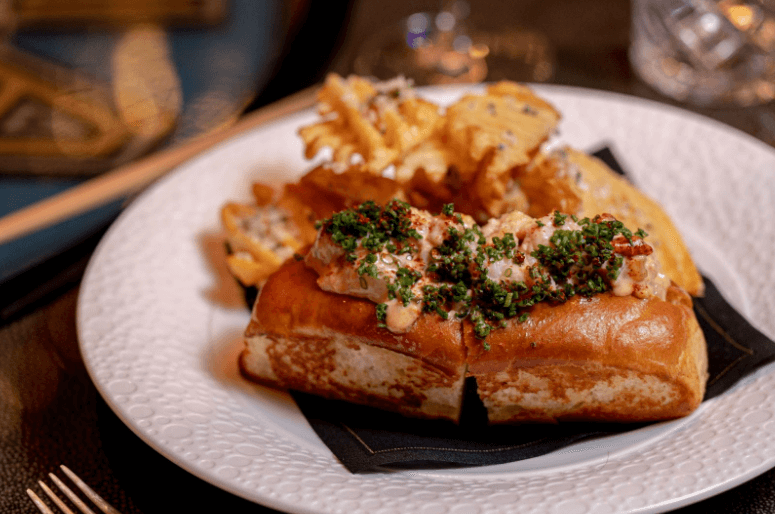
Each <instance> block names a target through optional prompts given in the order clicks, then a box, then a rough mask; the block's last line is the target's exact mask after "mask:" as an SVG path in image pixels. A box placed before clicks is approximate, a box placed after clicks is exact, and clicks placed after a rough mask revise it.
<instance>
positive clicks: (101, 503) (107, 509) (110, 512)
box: [27, 465, 121, 514]
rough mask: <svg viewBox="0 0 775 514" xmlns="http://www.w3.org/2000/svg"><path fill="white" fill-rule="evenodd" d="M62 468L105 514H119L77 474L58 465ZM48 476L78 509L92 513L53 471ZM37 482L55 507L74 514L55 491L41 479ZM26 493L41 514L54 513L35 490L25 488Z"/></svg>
mask: <svg viewBox="0 0 775 514" xmlns="http://www.w3.org/2000/svg"><path fill="white" fill-rule="evenodd" d="M59 467H60V468H62V471H63V472H64V474H65V475H67V476H68V477H70V480H72V481H73V483H74V484H75V485H76V486H77V487H78V489H80V490H81V492H83V494H85V495H86V496H87V497H88V498H89V499H90V500H91V501H92V502H93V503H94V505H96V506H97V507H98V508H99V509H100V510H101V511H102V512H104V513H105V514H121V513H120V512H119V511H117V510H116V509H115V508H113V507H112V506H111V505H110V504H109V503H108V502H106V501H105V500H103V499H102V498H101V497H100V495H98V494H97V493H95V492H94V490H93V489H92V488H91V487H89V486H88V485H86V484H85V483H84V482H83V480H81V479H80V478H78V476H77V475H76V474H75V473H73V472H72V471H70V468H68V467H67V466H65V465H62V466H59ZM48 476H49V477H50V478H51V481H52V482H54V484H56V486H57V487H58V488H59V490H60V491H62V492H63V493H65V495H66V496H67V497H68V498H70V501H71V502H73V504H74V505H75V506H76V507H78V509H80V511H81V512H82V513H83V514H94V511H93V510H91V509H90V508H89V507H88V506H87V505H86V504H85V503H84V502H83V500H81V499H80V498H79V497H78V496H77V495H76V494H75V493H74V492H73V491H72V490H71V489H70V488H69V487H67V486H66V485H65V484H64V483H63V482H62V481H61V480H60V479H59V477H57V476H56V475H55V474H53V473H49V474H48ZM38 484H40V487H41V489H43V492H45V493H46V495H47V496H48V497H49V498H51V501H53V502H54V503H55V504H56V506H57V507H59V509H60V510H61V511H62V512H63V513H64V514H74V513H73V511H72V510H70V508H69V507H68V506H67V505H66V504H65V502H64V501H62V500H61V499H60V498H59V497H58V496H57V495H56V494H55V493H54V491H52V490H51V488H49V487H48V486H47V485H46V484H45V483H44V482H43V481H42V480H38ZM27 495H28V496H29V497H30V499H32V502H33V503H34V504H35V506H36V507H37V508H38V510H39V511H40V512H42V513H43V514H54V512H53V511H52V510H51V509H50V508H49V507H48V505H46V504H45V503H44V502H43V500H41V499H40V497H39V496H38V495H37V494H35V492H34V491H33V490H32V489H27Z"/></svg>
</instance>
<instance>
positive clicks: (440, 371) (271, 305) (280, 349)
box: [241, 260, 465, 421]
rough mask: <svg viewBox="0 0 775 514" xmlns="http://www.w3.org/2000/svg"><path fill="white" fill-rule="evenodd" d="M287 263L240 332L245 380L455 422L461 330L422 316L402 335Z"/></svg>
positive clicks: (364, 306) (461, 371)
mask: <svg viewBox="0 0 775 514" xmlns="http://www.w3.org/2000/svg"><path fill="white" fill-rule="evenodd" d="M316 279H317V274H316V273H315V272H314V271H313V270H311V269H309V268H307V267H306V266H305V265H304V263H303V262H302V261H294V260H290V261H288V262H286V263H285V264H284V265H283V266H282V267H281V268H280V270H279V271H278V272H277V273H275V274H274V275H272V277H270V279H269V280H268V281H267V283H266V284H265V285H264V287H263V288H262V290H261V293H260V296H259V298H258V300H257V302H256V305H255V307H254V310H253V316H252V319H251V322H250V324H249V326H248V328H247V330H246V333H245V341H246V349H245V350H244V351H243V354H242V357H241V366H242V369H243V371H244V372H245V374H246V375H247V376H249V377H251V378H253V379H254V380H257V381H259V382H262V383H266V384H270V385H275V386H280V387H285V388H290V389H296V390H301V391H306V392H309V393H313V394H317V395H321V396H325V397H328V398H335V399H341V400H346V401H351V402H354V403H362V404H367V405H371V406H375V407H378V408H382V409H386V410H392V411H397V412H401V413H403V414H406V415H410V416H414V417H426V418H446V419H450V420H453V421H457V420H458V418H459V416H460V408H461V404H462V394H463V382H464V378H465V346H464V345H463V342H462V336H461V330H460V323H459V322H455V321H444V320H442V319H441V318H439V317H437V316H423V317H422V318H421V319H420V320H418V322H417V324H416V325H415V327H414V329H413V330H411V331H410V332H408V333H406V334H394V333H392V332H390V331H388V330H387V329H385V328H380V327H379V326H378V325H377V319H376V313H375V304H374V303H372V302H370V301H368V300H363V299H359V298H354V297H350V296H345V295H338V294H334V293H329V292H326V291H323V290H321V289H320V288H319V287H318V286H317V283H316Z"/></svg>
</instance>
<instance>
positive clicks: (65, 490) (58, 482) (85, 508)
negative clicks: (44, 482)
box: [48, 473, 94, 514]
mask: <svg viewBox="0 0 775 514" xmlns="http://www.w3.org/2000/svg"><path fill="white" fill-rule="evenodd" d="M48 476H49V478H51V481H52V482H54V483H55V484H56V486H57V487H58V488H59V490H60V491H62V492H63V493H65V495H66V496H67V497H68V498H70V501H71V502H73V503H74V504H75V506H76V507H78V508H79V509H80V510H81V512H82V513H83V514H94V511H93V510H91V509H90V508H89V507H88V505H86V504H85V503H84V502H83V500H81V499H80V498H79V497H78V496H77V495H76V494H75V493H74V492H73V491H72V490H71V489H70V488H69V487H67V486H66V485H65V484H64V483H63V482H62V481H61V480H59V477H58V476H56V475H55V474H53V473H49V474H48ZM76 485H77V484H76ZM60 508H61V507H60Z"/></svg>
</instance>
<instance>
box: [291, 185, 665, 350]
mask: <svg viewBox="0 0 775 514" xmlns="http://www.w3.org/2000/svg"><path fill="white" fill-rule="evenodd" d="M318 226H319V229H320V231H319V233H318V239H317V241H316V242H315V245H314V246H313V247H312V249H311V250H310V253H309V254H308V255H307V258H306V262H307V264H308V265H309V266H311V267H313V268H314V269H315V270H316V271H317V272H318V274H319V275H320V277H319V279H318V284H319V285H320V287H321V288H323V289H325V290H329V291H333V292H337V293H342V294H351V295H354V296H360V297H364V298H369V299H371V300H372V301H374V302H376V303H378V305H377V319H378V321H379V322H380V326H384V327H386V328H388V329H389V330H391V331H394V332H403V331H406V330H409V329H410V328H411V326H412V324H413V322H414V320H415V319H416V318H417V316H419V314H420V313H421V312H425V313H431V314H433V313H435V314H436V315H438V316H440V317H441V318H443V319H465V318H468V319H470V320H471V322H472V323H473V326H474V332H475V334H476V336H477V337H479V338H480V339H483V340H485V339H486V337H487V335H488V334H489V333H490V332H491V331H492V330H495V329H497V328H499V327H502V326H505V325H506V324H507V322H508V320H516V321H517V322H524V321H526V320H527V319H528V316H529V312H530V308H531V307H532V306H534V305H536V304H537V303H539V302H550V303H562V302H565V301H567V300H569V299H570V298H572V297H574V296H578V295H580V296H585V297H589V296H593V295H595V294H599V293H603V292H606V291H612V292H613V294H615V295H619V296H627V295H631V294H632V295H635V296H636V297H639V298H646V297H648V296H660V297H662V298H664V295H665V291H666V289H667V285H668V283H669V281H668V279H667V278H666V277H665V276H664V275H662V274H661V273H660V272H659V267H658V263H657V261H656V260H655V259H654V257H653V256H651V253H652V251H653V249H652V248H651V246H650V245H648V244H647V243H646V242H645V241H644V240H643V238H644V237H646V234H645V233H644V232H643V231H642V230H638V231H637V232H635V233H634V234H633V233H632V232H631V231H630V230H628V229H627V228H626V227H625V226H624V224H622V223H621V222H620V221H617V220H616V219H614V218H613V217H612V216H610V215H606V214H603V215H600V216H596V217H595V218H592V219H589V218H584V219H581V220H579V219H578V218H576V217H575V216H572V215H567V214H563V213H561V212H554V213H552V214H551V215H549V216H545V217H543V218H540V219H534V218H531V217H529V216H527V215H525V214H523V213H520V212H517V211H514V212H511V213H508V214H506V215H504V216H502V217H501V218H498V219H495V220H491V221H490V222H489V223H488V224H487V225H485V226H484V227H482V228H480V227H479V226H477V225H476V224H474V223H473V221H472V220H471V219H470V218H469V217H467V216H463V215H461V214H459V213H456V212H454V206H452V205H451V204H450V205H445V206H444V208H443V209H442V212H441V213H439V214H438V215H435V216H434V215H431V214H430V213H427V212H425V211H420V210H418V209H415V208H413V207H410V206H409V205H408V204H406V203H404V202H400V201H397V200H394V201H392V202H390V203H388V204H387V205H386V206H384V207H379V206H377V205H376V204H374V203H373V202H366V203H364V204H362V205H360V206H358V207H356V208H354V209H348V210H345V211H342V212H339V213H337V214H335V215H334V216H332V217H331V218H329V219H326V220H323V221H321V222H320V223H319V225H318ZM484 346H485V347H486V348H487V347H488V346H487V342H486V340H485V341H484Z"/></svg>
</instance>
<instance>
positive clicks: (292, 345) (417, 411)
mask: <svg viewBox="0 0 775 514" xmlns="http://www.w3.org/2000/svg"><path fill="white" fill-rule="evenodd" d="M316 279H317V275H316V273H315V272H314V271H313V270H311V269H309V268H307V267H306V266H305V265H304V263H303V262H302V261H294V260H291V261H288V262H286V263H285V264H284V265H283V266H282V267H281V269H280V270H279V271H278V272H277V273H275V274H274V275H272V277H270V279H269V281H268V282H267V283H266V285H265V286H264V288H263V289H262V291H261V295H260V296H259V299H258V301H257V302H256V306H255V308H254V311H253V316H252V319H251V322H250V325H249V326H248V328H247V331H246V334H245V338H246V349H245V351H244V352H243V354H242V356H241V367H242V369H243V372H244V373H245V375H246V376H248V377H249V378H251V379H253V380H256V381H258V382H262V383H265V384H268V385H274V386H280V387H285V388H291V389H298V390H302V391H307V392H310V393H313V394H318V395H321V396H325V397H329V398H336V399H343V400H347V401H351V402H355V403H362V404H367V405H372V406H375V407H379V408H382V409H387V410H392V411H397V412H400V413H403V414H405V415H409V416H415V417H443V418H447V419H452V420H457V418H458V416H459V414H460V402H461V401H462V394H463V379H464V376H474V377H476V380H477V384H478V391H479V395H480V397H481V398H482V400H483V402H484V404H485V406H486V407H487V409H488V415H489V418H490V422H492V423H517V422H525V421H530V422H536V421H538V422H556V421H558V420H593V421H619V422H635V421H650V420H658V419H670V418H675V417H680V416H685V415H687V414H689V413H690V412H691V411H693V410H694V409H695V408H696V407H697V406H698V405H699V403H700V402H701V401H702V397H703V394H704V387H705V381H706V377H707V371H706V370H707V355H706V349H705V340H704V337H703V335H702V332H701V330H700V328H699V325H698V324H697V321H696V319H695V317H694V314H693V312H692V309H691V305H692V302H691V297H690V296H689V295H688V294H686V293H685V292H684V291H683V290H681V289H680V288H678V287H677V286H675V285H672V286H671V287H670V289H669V291H668V295H667V301H662V300H659V299H658V298H649V299H645V300H640V299H637V298H635V297H632V296H627V297H617V296H613V295H612V294H611V293H604V294H600V295H596V296H594V297H592V298H581V297H575V298H573V299H571V300H570V301H568V302H566V303H564V304H561V305H548V304H538V305H537V306H535V307H533V308H532V310H531V311H530V314H529V316H528V318H527V320H526V321H524V322H523V323H518V322H517V321H512V322H511V323H510V324H509V326H507V327H506V328H503V329H497V330H494V331H492V332H491V333H490V335H489V336H488V337H487V343H488V344H489V345H490V350H485V349H484V345H483V344H482V341H481V340H479V339H477V338H476V337H475V336H474V334H473V330H472V327H471V325H470V323H465V324H461V323H459V322H455V321H444V320H442V319H441V318H440V317H438V316H436V315H431V314H427V315H421V317H420V318H419V319H418V321H417V324H416V325H415V326H414V327H413V329H412V330H411V331H409V332H408V333H406V334H394V333H391V332H389V331H388V330H386V329H384V328H380V327H378V325H377V321H376V317H375V306H374V304H373V303H372V302H370V301H368V300H364V299H359V298H354V297H350V296H345V295H338V294H334V293H329V292H326V291H323V290H321V289H320V288H319V287H318V286H317V283H316ZM466 367H467V371H466Z"/></svg>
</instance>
